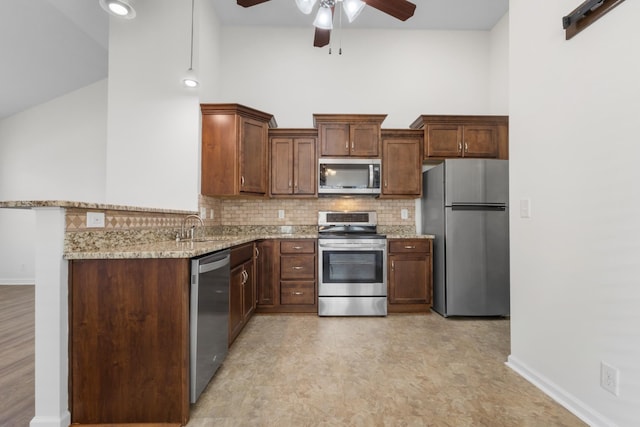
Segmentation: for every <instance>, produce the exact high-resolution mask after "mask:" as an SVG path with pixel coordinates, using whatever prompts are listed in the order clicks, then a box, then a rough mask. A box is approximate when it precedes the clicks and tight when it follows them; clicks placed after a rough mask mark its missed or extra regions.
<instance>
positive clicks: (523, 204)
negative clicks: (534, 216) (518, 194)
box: [520, 199, 531, 218]
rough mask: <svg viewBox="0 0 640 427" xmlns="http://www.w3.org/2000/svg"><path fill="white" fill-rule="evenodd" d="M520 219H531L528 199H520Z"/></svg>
mask: <svg viewBox="0 0 640 427" xmlns="http://www.w3.org/2000/svg"><path fill="white" fill-rule="evenodd" d="M520 218H531V200H530V199H520Z"/></svg>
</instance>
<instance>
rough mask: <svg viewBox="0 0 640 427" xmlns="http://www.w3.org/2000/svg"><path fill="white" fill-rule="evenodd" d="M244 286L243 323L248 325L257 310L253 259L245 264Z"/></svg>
mask: <svg viewBox="0 0 640 427" xmlns="http://www.w3.org/2000/svg"><path fill="white" fill-rule="evenodd" d="M244 271H245V275H244V285H243V287H242V322H243V323H246V322H247V321H248V320H249V317H251V315H252V314H253V312H254V310H255V308H256V280H255V268H254V262H253V259H252V260H250V261H247V262H245V263H244Z"/></svg>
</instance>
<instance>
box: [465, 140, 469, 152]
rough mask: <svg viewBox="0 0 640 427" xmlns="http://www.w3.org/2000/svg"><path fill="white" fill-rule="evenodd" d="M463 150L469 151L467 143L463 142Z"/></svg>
mask: <svg viewBox="0 0 640 427" xmlns="http://www.w3.org/2000/svg"><path fill="white" fill-rule="evenodd" d="M464 152H465V153H467V152H469V144H467V143H466V142H465V143H464Z"/></svg>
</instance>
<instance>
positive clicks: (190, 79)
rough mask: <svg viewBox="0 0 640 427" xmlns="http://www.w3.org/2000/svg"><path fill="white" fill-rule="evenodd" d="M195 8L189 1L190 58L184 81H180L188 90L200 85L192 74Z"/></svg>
mask: <svg viewBox="0 0 640 427" xmlns="http://www.w3.org/2000/svg"><path fill="white" fill-rule="evenodd" d="M194 8H195V0H191V56H190V59H189V69H188V70H187V74H186V75H185V77H184V79H182V84H184V85H185V87H188V88H195V87H197V86H198V85H199V84H200V83H199V82H198V79H197V78H196V73H194V72H193V11H194Z"/></svg>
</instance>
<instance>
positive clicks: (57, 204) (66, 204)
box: [0, 200, 198, 215]
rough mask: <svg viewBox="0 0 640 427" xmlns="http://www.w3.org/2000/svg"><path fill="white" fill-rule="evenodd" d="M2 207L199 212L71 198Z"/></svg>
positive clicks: (9, 203) (4, 203)
mask: <svg viewBox="0 0 640 427" xmlns="http://www.w3.org/2000/svg"><path fill="white" fill-rule="evenodd" d="M0 208H13V209H32V208H76V209H97V210H112V211H130V212H154V213H171V214H180V215H191V214H197V213H198V212H196V211H184V210H175V209H158V208H145V207H140V206H123V205H110V204H106V203H88V202H74V201H69V200H9V201H0Z"/></svg>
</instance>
